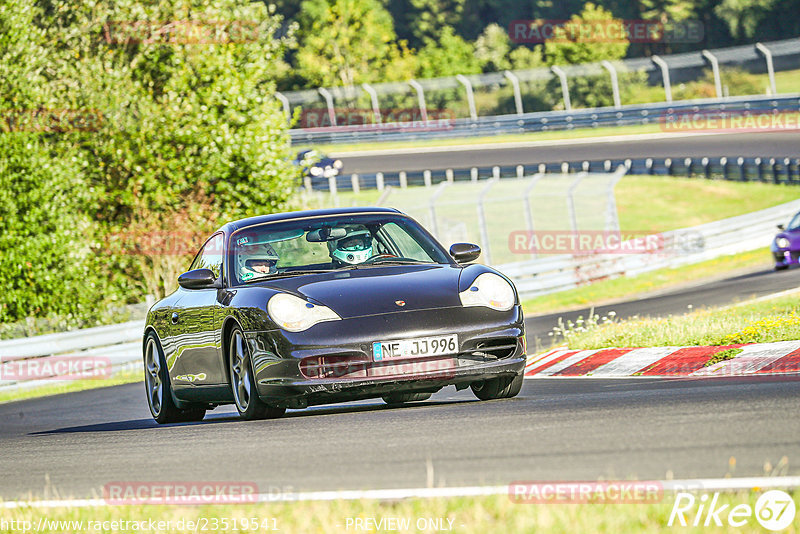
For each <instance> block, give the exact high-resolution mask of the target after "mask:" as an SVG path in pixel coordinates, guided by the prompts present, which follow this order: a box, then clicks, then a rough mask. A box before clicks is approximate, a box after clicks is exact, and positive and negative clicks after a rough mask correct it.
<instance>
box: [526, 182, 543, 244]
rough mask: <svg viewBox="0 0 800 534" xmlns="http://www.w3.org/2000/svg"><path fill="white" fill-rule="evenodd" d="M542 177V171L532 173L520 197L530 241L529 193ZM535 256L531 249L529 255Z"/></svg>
mask: <svg viewBox="0 0 800 534" xmlns="http://www.w3.org/2000/svg"><path fill="white" fill-rule="evenodd" d="M542 178H544V174H543V173H541V172H538V173H536V174H534V175H533V178H532V179H531V183H530V185H528V187H526V188H525V192H524V193H523V197H522V204H523V209H524V210H525V213H524V215H525V227H526V228H527V230H528V232H529V233H530V236H529V237H530V238H531V241H533V231H534V226H533V209H532V208H531V198H530V195H531V191H533V188H534V187H536V184H537V183H538V182H539V180H541V179H542ZM537 256H538V254H537V253H536V251H535V250H532V251H531V257H533V258H536V257H537Z"/></svg>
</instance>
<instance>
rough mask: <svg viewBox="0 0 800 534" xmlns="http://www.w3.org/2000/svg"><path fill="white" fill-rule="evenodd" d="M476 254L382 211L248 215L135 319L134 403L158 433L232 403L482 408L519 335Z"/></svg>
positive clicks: (507, 299) (253, 411) (507, 288)
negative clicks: (144, 407) (466, 395)
mask: <svg viewBox="0 0 800 534" xmlns="http://www.w3.org/2000/svg"><path fill="white" fill-rule="evenodd" d="M479 254H480V249H479V248H478V247H477V246H476V245H471V244H467V243H457V244H455V245H453V246H452V247H450V251H449V254H448V251H447V250H445V249H444V248H443V247H442V245H440V244H439V243H438V242H437V241H436V240H435V239H434V238H433V237H432V236H431V235H430V234H429V233H428V232H427V231H426V230H425V229H424V228H422V227H421V226H420V225H419V224H418V223H417V222H416V221H414V220H413V219H412V218H410V217H408V216H407V215H404V214H403V213H401V212H399V211H397V210H393V209H386V208H353V209H335V210H316V211H303V212H294V213H283V214H275V215H265V216H260V217H252V218H249V219H244V220H240V221H236V222H232V223H229V224H226V225H225V226H223V227H222V228H220V229H219V230H218V231H217V232H216V233H214V234H213V235H212V236H211V237H210V238H209V239H208V240H207V241H206V242H205V244H204V245H203V247H202V248H201V249H200V251H199V252H198V253H197V255H196V256H195V258H194V261H192V264H191V267H190V270H189V271H188V272H186V273H184V274H182V275H181V276H180V278H179V279H178V283H179V286H180V287H179V288H178V289H177V290H176V291H175V292H174V293H172V294H171V295H169V296H167V297H165V298H164V299H162V300H161V301H159V302H157V303H156V304H155V305H153V307H152V308H151V309H150V311H149V312H148V315H147V323H146V326H145V330H144V342H143V352H144V365H145V387H146V391H147V401H148V404H149V406H150V411H151V413H152V414H153V417H154V418H155V420H156V421H158V422H159V423H168V422H177V421H196V420H200V419H202V418H203V417H204V416H205V413H206V410H209V409H212V408H215V407H216V406H219V405H222V404H231V403H233V404H235V405H236V408H237V410H238V411H239V414H240V415H241V417H243V418H245V419H262V418H270V417H280V416H281V415H282V414H283V413H284V412H285V411H286V409H287V408H292V409H299V408H305V407H307V406H311V405H318V404H326V403H334V402H344V401H352V400H359V399H367V398H382V399H383V400H384V401H385V402H386V403H388V404H402V403H407V402H413V401H421V400H425V399H427V398H429V397H430V396H431V395H432V394H433V393H435V392H436V391H438V390H439V389H441V388H443V387H445V386H447V385H455V386H456V388H457V389H464V388H467V387H471V388H472V391H473V392H474V393H475V395H476V396H477V397H478V398H479V399H482V400H488V399H499V398H508V397H513V396H515V395H516V394H517V393H519V391H520V388H521V387H522V380H523V371H524V366H525V329H524V325H523V317H522V308H521V307H520V305H519V298H518V296H517V292H516V289H515V288H514V286H513V284H512V283H511V281H509V280H508V279H507V278H506V277H505V276H503V275H502V274H500V273H498V272H497V271H495V270H493V269H491V268H489V267H486V266H484V265H481V264H470V265H465V264H467V263H469V262H472V261H474V260H475V259H477V257H478V256H479Z"/></svg>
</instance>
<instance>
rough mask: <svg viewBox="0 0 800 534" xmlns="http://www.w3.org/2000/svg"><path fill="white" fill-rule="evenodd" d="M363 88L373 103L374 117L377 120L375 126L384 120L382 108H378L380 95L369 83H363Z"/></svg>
mask: <svg viewBox="0 0 800 534" xmlns="http://www.w3.org/2000/svg"><path fill="white" fill-rule="evenodd" d="M361 87H363V88H364V91H366V92H367V94H368V95H369V99H370V101H371V102H372V115H373V117H374V119H375V124H380V123H381V121H382V120H383V119H382V118H381V108H380V106H378V93H377V92H376V91H375V88H373V87H372V86H371V85H370V84H368V83H362V84H361Z"/></svg>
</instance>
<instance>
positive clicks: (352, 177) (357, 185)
mask: <svg viewBox="0 0 800 534" xmlns="http://www.w3.org/2000/svg"><path fill="white" fill-rule="evenodd" d="M378 174H380V173H378ZM381 178H383V176H381ZM350 184H351V185H352V186H353V193H360V192H361V184H360V183H359V182H358V175H357V174H351V175H350ZM382 190H383V180H380V181H378V191H382Z"/></svg>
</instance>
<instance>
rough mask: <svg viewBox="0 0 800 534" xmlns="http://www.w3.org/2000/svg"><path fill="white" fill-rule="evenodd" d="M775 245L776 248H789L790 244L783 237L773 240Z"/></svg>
mask: <svg viewBox="0 0 800 534" xmlns="http://www.w3.org/2000/svg"><path fill="white" fill-rule="evenodd" d="M775 245H776V246H777V247H778V248H789V245H790V243H789V240H788V239H786V238H785V237H779V238H777V239H776V240H775Z"/></svg>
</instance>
